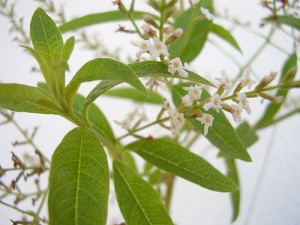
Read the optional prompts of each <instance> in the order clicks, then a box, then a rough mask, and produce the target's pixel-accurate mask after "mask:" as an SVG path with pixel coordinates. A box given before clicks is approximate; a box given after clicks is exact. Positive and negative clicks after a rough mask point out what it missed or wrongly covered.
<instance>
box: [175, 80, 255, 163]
mask: <svg viewBox="0 0 300 225" xmlns="http://www.w3.org/2000/svg"><path fill="white" fill-rule="evenodd" d="M184 86H188V85H187V84H179V85H176V86H174V87H173V89H172V96H173V101H174V103H175V104H176V105H179V104H180V102H181V97H182V96H184V95H185V94H186V91H184V90H183V88H182V87H184ZM209 97H210V95H209V93H208V92H207V91H206V90H204V89H203V92H202V96H201V100H203V99H206V98H209ZM208 113H209V114H211V115H212V116H213V117H214V121H213V126H212V127H210V128H209V131H208V134H207V135H206V138H207V139H208V140H209V141H210V142H211V143H212V144H213V145H214V146H216V147H217V148H219V149H220V151H222V152H223V153H225V154H226V155H228V156H230V157H233V158H237V159H242V160H244V161H251V158H250V156H249V154H248V152H247V150H246V148H245V146H244V145H243V142H242V141H241V139H240V137H239V136H238V134H237V133H236V131H235V129H234V128H233V126H232V125H231V123H230V122H229V121H228V119H227V118H226V116H225V115H224V113H223V112H222V111H221V112H219V113H218V112H216V111H215V110H213V109H211V110H209V111H208ZM189 121H190V122H191V123H192V124H193V125H194V126H195V127H196V128H198V130H199V131H200V132H203V130H204V126H203V125H202V124H201V123H200V122H199V121H197V120H195V119H190V120H189Z"/></svg>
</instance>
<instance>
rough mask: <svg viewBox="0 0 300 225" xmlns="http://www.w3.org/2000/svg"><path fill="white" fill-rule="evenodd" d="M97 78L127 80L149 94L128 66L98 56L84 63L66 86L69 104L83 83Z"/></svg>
mask: <svg viewBox="0 0 300 225" xmlns="http://www.w3.org/2000/svg"><path fill="white" fill-rule="evenodd" d="M95 80H113V81H119V82H126V83H128V84H130V85H131V86H133V87H135V88H137V89H138V90H139V91H140V92H141V93H143V94H147V91H146V89H145V87H144V85H143V84H142V83H141V82H140V80H139V79H138V77H137V76H136V75H135V73H134V72H133V71H132V70H131V69H130V68H129V67H128V66H126V65H125V64H123V63H121V62H118V61H115V60H113V59H108V58H98V59H94V60H91V61H89V62H87V63H86V64H84V65H83V66H82V67H81V68H80V69H79V71H78V72H77V73H76V74H75V76H74V77H73V79H72V80H71V81H70V83H69V84H68V86H67V88H66V98H67V101H68V104H70V103H71V102H72V101H73V98H74V96H75V93H76V91H77V90H78V88H79V86H80V84H81V83H83V82H87V81H95Z"/></svg>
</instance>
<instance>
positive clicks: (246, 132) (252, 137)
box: [236, 121, 258, 148]
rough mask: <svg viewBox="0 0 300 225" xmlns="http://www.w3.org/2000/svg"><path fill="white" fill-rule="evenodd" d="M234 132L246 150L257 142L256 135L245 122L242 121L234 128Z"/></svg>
mask: <svg viewBox="0 0 300 225" xmlns="http://www.w3.org/2000/svg"><path fill="white" fill-rule="evenodd" d="M236 132H237V134H238V135H239V137H240V138H241V141H242V142H243V144H244V146H245V147H246V148H249V147H250V146H251V145H253V144H254V143H255V142H257V141H258V136H257V134H256V133H255V131H254V130H253V129H252V127H250V125H249V123H247V122H246V121H244V122H243V123H242V124H240V125H239V126H238V127H237V128H236Z"/></svg>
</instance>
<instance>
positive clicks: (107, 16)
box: [59, 11, 148, 32]
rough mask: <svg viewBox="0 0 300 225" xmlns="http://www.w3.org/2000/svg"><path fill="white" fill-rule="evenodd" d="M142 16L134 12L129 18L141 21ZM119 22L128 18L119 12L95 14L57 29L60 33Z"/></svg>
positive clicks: (140, 13)
mask: <svg viewBox="0 0 300 225" xmlns="http://www.w3.org/2000/svg"><path fill="white" fill-rule="evenodd" d="M147 14H148V13H147ZM144 15H145V12H138V11H135V12H133V13H132V15H131V16H132V17H133V18H134V19H143V18H144ZM120 20H128V17H127V16H126V15H125V14H124V13H122V12H121V11H110V12H103V13H96V14H90V15H86V16H82V17H79V18H76V19H73V20H71V21H69V22H66V23H64V24H62V25H61V26H60V27H59V29H60V31H61V32H67V31H72V30H77V29H79V28H83V27H87V26H91V25H94V24H100V23H106V22H113V21H120Z"/></svg>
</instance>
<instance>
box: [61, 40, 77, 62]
mask: <svg viewBox="0 0 300 225" xmlns="http://www.w3.org/2000/svg"><path fill="white" fill-rule="evenodd" d="M74 45H75V38H74V36H73V37H70V38H69V39H68V40H67V41H66V43H65V44H64V47H63V50H62V53H61V56H60V58H61V60H62V61H64V62H67V61H68V60H69V58H70V56H71V53H72V51H73V49H74Z"/></svg>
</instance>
